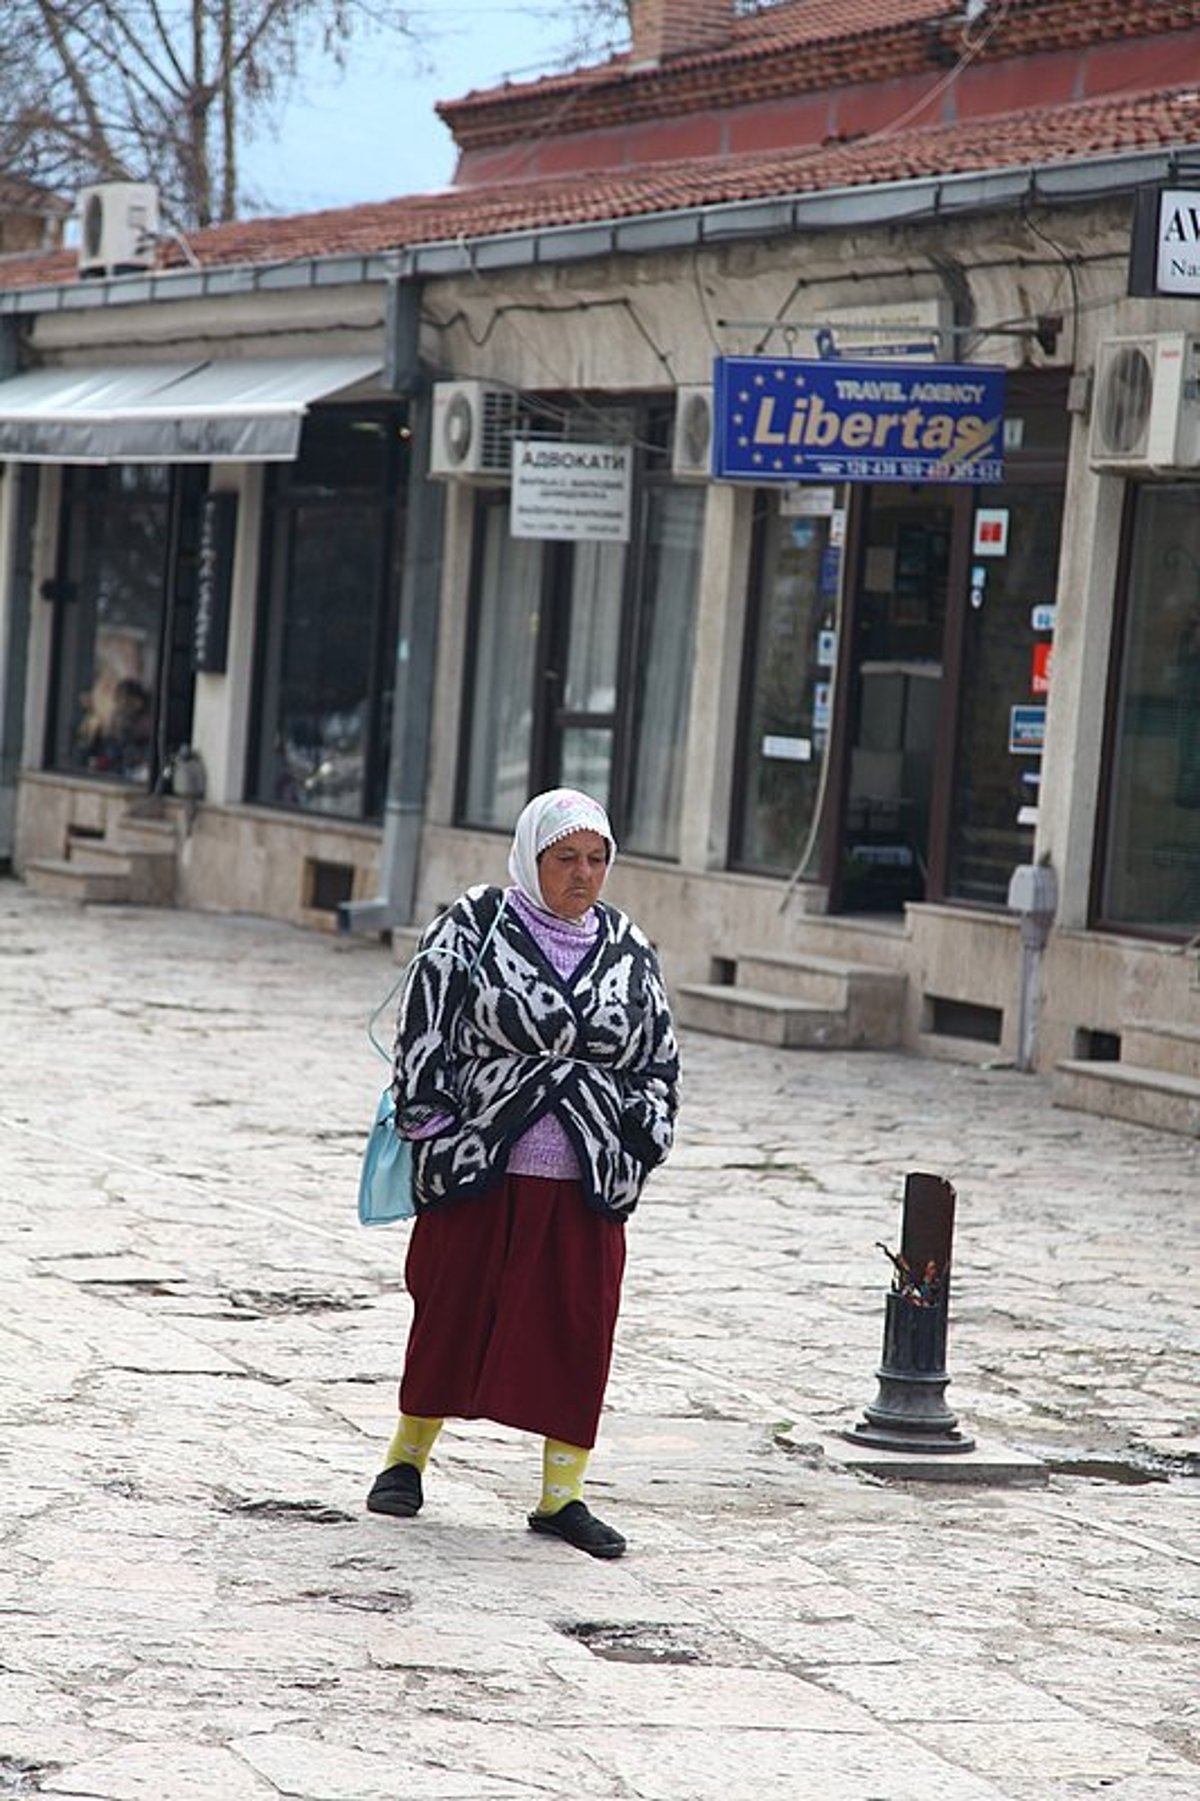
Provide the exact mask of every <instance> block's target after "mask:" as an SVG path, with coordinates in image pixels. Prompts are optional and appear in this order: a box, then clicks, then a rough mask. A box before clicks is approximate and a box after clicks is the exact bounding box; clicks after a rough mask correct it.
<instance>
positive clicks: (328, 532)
mask: <svg viewBox="0 0 1200 1801" xmlns="http://www.w3.org/2000/svg"><path fill="white" fill-rule="evenodd" d="M407 452H408V434H407V430H406V428H405V426H404V423H403V416H402V415H401V414H399V413H398V412H396V411H393V410H389V411H387V412H378V413H376V412H369V413H361V412H355V411H351V410H349V409H332V408H330V409H325V410H324V411H322V410H321V409H319V408H317V409H314V411H313V412H312V413H311V414H310V415H309V418H308V420H307V421H306V423H305V430H304V437H303V439H302V442H301V450H300V455H299V458H298V459H297V462H296V463H295V465H293V466H291V467H288V468H285V469H283V470H282V471H280V472H279V473H278V474H276V476H275V477H274V482H273V486H272V490H271V492H270V494H269V496H268V507H267V514H268V522H269V523H268V526H267V530H266V534H265V538H266V542H265V552H266V554H265V564H264V582H263V594H264V609H263V629H262V632H261V634H260V658H259V672H258V705H257V708H256V717H255V727H256V733H255V754H254V757H253V760H252V776H251V781H250V785H249V798H250V799H252V800H256V801H259V802H261V803H263V804H265V805H269V806H279V807H287V808H295V809H297V810H299V811H302V812H311V813H324V814H334V815H338V816H341V817H344V818H351V819H361V818H374V817H377V816H378V815H379V814H380V812H381V811H382V806H383V798H384V794H385V791H386V777H387V751H388V732H389V728H390V723H391V709H392V680H393V671H394V669H395V656H396V632H397V616H398V604H399V586H400V583H399V559H400V553H401V542H402V531H401V515H402V509H403V498H404V489H405V482H406V478H407V464H408V456H407Z"/></svg>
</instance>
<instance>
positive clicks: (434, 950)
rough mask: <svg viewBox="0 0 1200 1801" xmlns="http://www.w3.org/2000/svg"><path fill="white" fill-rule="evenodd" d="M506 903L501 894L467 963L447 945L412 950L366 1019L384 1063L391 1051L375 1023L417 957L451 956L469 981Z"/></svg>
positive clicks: (502, 913) (399, 987) (504, 895)
mask: <svg viewBox="0 0 1200 1801" xmlns="http://www.w3.org/2000/svg"><path fill="white" fill-rule="evenodd" d="M507 905H508V895H507V894H506V893H504V894H501V896H500V905H499V906H498V907H497V908H496V912H495V915H494V917H493V919H492V923H491V925H490V926H489V927H488V929H487V936H486V937H485V938H484V940H483V943H482V944H481V945H480V947H479V949H478V950H477V951H476V952H475V955H474V956H473V957H472V958H471V960H470V962H469V963H468V962H467V959H466V958H465V957H464V956H462V955H461V954H460V952H458V951H452V950H451V949H450V948H449V946H447V945H441V944H431V945H430V946H429V948H428V950H423V951H414V952H413V954H412V956H411V957H410V958H409V960H408V962H407V963H406V964H405V965H404V968H403V969H402V970H401V971H400V974H399V975H398V976H397V977H396V980H395V981H394V982H393V983H392V985H391V987H390V988H389V989H388V991H387V993H386V994H385V995H384V997H383V999H382V1000H381V1001H380V1003H379V1005H378V1006H377V1007H376V1008H375V1011H374V1012H373V1013H372V1014H371V1017H370V1019H369V1020H368V1021H367V1037H368V1038H369V1039H370V1040H371V1043H372V1044H373V1045H374V1047H375V1049H376V1050H377V1051H378V1052H379V1055H380V1056H381V1057H382V1058H383V1060H384V1062H385V1063H390V1062H391V1061H392V1053H391V1051H390V1050H388V1049H387V1048H386V1047H385V1046H384V1045H382V1044H380V1042H379V1040H378V1038H376V1036H375V1023H376V1021H377V1020H378V1019H379V1016H380V1014H381V1013H385V1012H386V1011H387V1009H388V1007H390V1006H391V1004H392V1001H393V1000H394V999H395V997H396V995H397V994H398V993H399V992H400V990H401V988H402V987H403V986H404V984H405V982H407V980H408V978H409V976H410V975H411V974H412V970H413V965H414V964H415V963H416V962H417V959H418V958H420V957H453V958H454V960H455V962H456V963H466V964H467V980H468V982H470V981H471V980H473V978H474V976H475V973H476V971H477V970H478V968H479V965H480V964H481V963H482V961H483V954H484V952H485V951H486V950H487V947H488V945H489V944H490V943H491V942H492V939H493V938H494V937H495V935H496V927H497V926H498V925H499V924H500V921H501V919H502V918H503V916H504V909H505V908H506V907H507Z"/></svg>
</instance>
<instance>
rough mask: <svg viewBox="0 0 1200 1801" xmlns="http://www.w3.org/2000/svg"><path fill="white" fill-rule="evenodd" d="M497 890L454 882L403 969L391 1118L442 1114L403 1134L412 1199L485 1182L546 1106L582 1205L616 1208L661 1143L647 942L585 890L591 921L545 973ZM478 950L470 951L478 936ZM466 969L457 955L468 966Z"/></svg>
mask: <svg viewBox="0 0 1200 1801" xmlns="http://www.w3.org/2000/svg"><path fill="white" fill-rule="evenodd" d="M502 902H503V891H502V890H501V889H499V888H483V887H480V888H470V889H468V890H467V892H466V893H465V894H464V895H462V896H461V897H460V898H459V899H458V900H457V901H456V902H455V903H454V905H453V906H452V907H450V908H449V909H448V910H447V911H446V912H445V913H443V914H441V915H440V916H439V917H438V918H437V919H435V920H434V922H433V924H432V925H431V926H430V927H429V929H428V930H427V931H426V933H425V935H424V937H423V938H422V940H421V947H420V948H421V951H422V953H425V954H422V955H420V956H418V957H417V959H416V960H415V961H414V963H413V965H412V968H411V970H410V972H409V974H408V977H407V979H406V981H405V986H404V990H403V994H402V997H401V1001H400V1011H399V1017H398V1021H397V1030H396V1048H395V1066H394V1080H393V1084H392V1092H393V1095H394V1096H395V1100H396V1117H397V1119H398V1121H399V1124H400V1127H401V1129H404V1128H405V1127H408V1128H410V1129H411V1128H414V1127H416V1126H419V1125H420V1124H422V1123H424V1122H425V1121H428V1120H429V1119H430V1118H431V1117H432V1116H433V1115H435V1114H448V1115H450V1116H451V1118H452V1122H453V1123H452V1124H451V1125H450V1126H449V1127H447V1128H446V1129H445V1130H443V1131H441V1132H439V1133H438V1134H437V1136H435V1137H432V1138H424V1139H419V1140H417V1141H416V1142H414V1145H413V1197H414V1201H415V1204H416V1208H417V1212H418V1213H421V1212H422V1211H424V1210H425V1209H427V1208H434V1207H438V1206H441V1205H444V1204H446V1203H448V1202H451V1201H456V1200H459V1199H462V1198H465V1197H466V1196H468V1195H474V1194H478V1193H481V1192H482V1191H484V1190H485V1189H487V1188H489V1187H491V1186H492V1185H493V1184H494V1183H496V1182H497V1181H499V1180H500V1178H501V1177H502V1176H503V1174H504V1170H505V1168H506V1166H507V1163H508V1156H509V1152H510V1151H511V1149H512V1147H513V1145H514V1144H515V1142H516V1140H517V1139H518V1138H519V1137H520V1136H521V1134H522V1133H523V1132H527V1131H528V1130H529V1128H530V1127H531V1126H532V1125H533V1124H534V1123H535V1122H536V1121H537V1120H538V1119H540V1118H542V1117H543V1115H545V1114H546V1113H549V1112H551V1111H553V1112H554V1113H555V1114H556V1115H557V1117H558V1119H559V1121H560V1122H561V1124H562V1126H563V1128H564V1130H565V1131H566V1134H567V1136H568V1138H569V1139H570V1141H571V1144H572V1146H573V1148H574V1151H575V1154H576V1156H577V1158H578V1159H579V1168H580V1179H581V1183H582V1186H583V1192H584V1197H585V1199H586V1200H587V1202H588V1205H589V1206H591V1207H593V1208H594V1209H595V1210H596V1211H597V1212H599V1213H604V1214H608V1215H610V1216H612V1217H614V1218H618V1219H625V1218H627V1217H628V1216H629V1214H630V1213H632V1212H633V1209H634V1207H635V1206H636V1205H637V1202H638V1197H639V1196H640V1194H641V1191H642V1186H643V1184H644V1182H645V1180H646V1177H647V1175H648V1174H649V1172H650V1171H651V1170H652V1169H653V1168H654V1167H655V1165H656V1164H659V1163H661V1162H662V1160H663V1158H664V1157H665V1156H666V1155H667V1153H668V1151H669V1150H670V1148H671V1137H672V1130H673V1124H674V1119H675V1111H676V1107H677V1104H678V1080H679V1054H678V1050H677V1047H676V1043H675V1034H674V1031H673V1029H672V1026H671V1015H670V1009H669V1007H668V1004H667V997H666V991H665V988H664V986H663V980H662V975H661V972H660V970H659V966H658V958H657V957H656V956H655V953H654V950H653V948H652V947H651V945H650V943H649V942H648V940H647V939H646V938H645V937H644V936H643V934H642V933H641V932H640V931H639V930H638V928H637V926H635V925H634V924H633V922H632V920H630V919H628V918H627V917H626V916H625V914H623V913H620V912H618V911H617V909H616V908H615V907H610V906H608V905H607V904H606V903H604V902H602V901H601V902H598V903H597V905H596V912H597V913H598V914H599V917H600V930H599V932H598V934H597V936H596V940H595V942H594V944H593V945H592V946H591V948H590V949H589V951H588V953H587V955H586V956H585V957H584V959H583V961H582V962H581V963H580V964H579V966H578V968H577V969H576V970H575V971H574V973H573V974H572V975H571V976H569V977H563V976H560V975H559V974H558V973H557V971H556V970H555V969H554V968H553V966H552V965H551V964H550V962H549V961H548V959H547V958H546V957H545V955H544V954H543V952H542V951H541V949H540V948H539V946H538V945H537V944H536V942H535V941H534V939H533V937H532V936H531V934H530V933H529V932H528V931H527V930H526V928H525V927H524V925H523V924H522V923H521V920H520V918H519V916H518V915H517V913H516V912H515V910H514V909H513V908H512V907H508V906H505V907H504V909H503V912H502V913H501V916H500V921H499V925H498V927H497V929H496V930H495V932H493V933H492V935H491V937H490V939H489V938H488V931H489V928H490V927H491V925H492V923H493V921H494V920H495V918H496V914H497V912H498V911H499V909H500V908H501V905H502ZM481 946H482V947H483V954H482V957H480V954H479V953H480V948H481ZM477 959H478V962H477V966H476V967H474V968H472V965H474V964H476V960H477Z"/></svg>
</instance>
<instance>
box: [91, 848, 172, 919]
mask: <svg viewBox="0 0 1200 1801" xmlns="http://www.w3.org/2000/svg"><path fill="white" fill-rule="evenodd" d="M68 860H69V861H70V862H71V863H78V864H79V865H80V866H81V867H82V868H84V869H94V870H97V871H99V872H100V873H101V874H104V873H106V872H111V873H112V874H114V875H123V876H124V878H125V882H126V899H127V900H128V901H129V903H130V904H131V905H132V906H136V907H171V906H174V904H175V851H174V848H173V847H172V848H171V849H170V850H167V849H165V848H163V847H162V846H158V847H156V848H152V849H145V848H143V847H142V846H141V845H140V844H122V843H121V842H120V841H114V840H112V839H109V838H77V839H74V840H72V842H71V848H70V857H69V859H68Z"/></svg>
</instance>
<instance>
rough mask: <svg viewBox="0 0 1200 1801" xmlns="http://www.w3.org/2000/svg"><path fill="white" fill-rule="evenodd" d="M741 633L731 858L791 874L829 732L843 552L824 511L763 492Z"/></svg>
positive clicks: (743, 865) (809, 821) (814, 803)
mask: <svg viewBox="0 0 1200 1801" xmlns="http://www.w3.org/2000/svg"><path fill="white" fill-rule="evenodd" d="M761 504H762V507H763V511H762V513H761V515H760V518H759V522H758V533H759V537H758V544H757V547H756V566H757V570H758V580H757V583H756V590H755V594H754V596H753V608H752V615H751V619H750V621H749V627H748V632H747V646H746V654H747V664H748V668H747V677H746V698H745V701H744V703H743V725H742V730H741V751H740V756H739V768H740V771H741V774H740V781H739V789H740V796H739V798H740V804H739V805H738V807H737V809H736V814H735V828H734V849H733V862H734V864H735V865H736V866H739V867H741V868H744V869H754V870H762V871H765V872H768V873H771V874H778V875H783V874H787V873H790V872H791V871H792V870H793V869H794V868H795V866H796V863H797V861H798V860H799V858H800V856H801V854H802V852H803V850H804V847H805V845H806V843H807V841H808V838H809V834H810V832H811V829H812V824H813V817H814V813H815V810H816V806H817V799H818V795H819V792H820V786H821V770H822V767H823V764H824V760H825V752H826V746H827V741H828V736H829V720H830V707H831V683H832V680H833V666H834V661H835V652H836V642H837V639H836V629H835V625H836V616H837V607H838V584H839V579H840V557H839V554H838V550H837V548H836V547H835V546H833V545H831V543H830V535H831V519H830V517H829V515H828V514H826V515H825V516H816V517H812V516H802V517H798V518H797V517H786V516H785V515H784V514H783V513H782V512H781V511H780V501H779V499H778V497H776V496H775V495H766V494H764V495H763V496H762V497H761Z"/></svg>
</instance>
